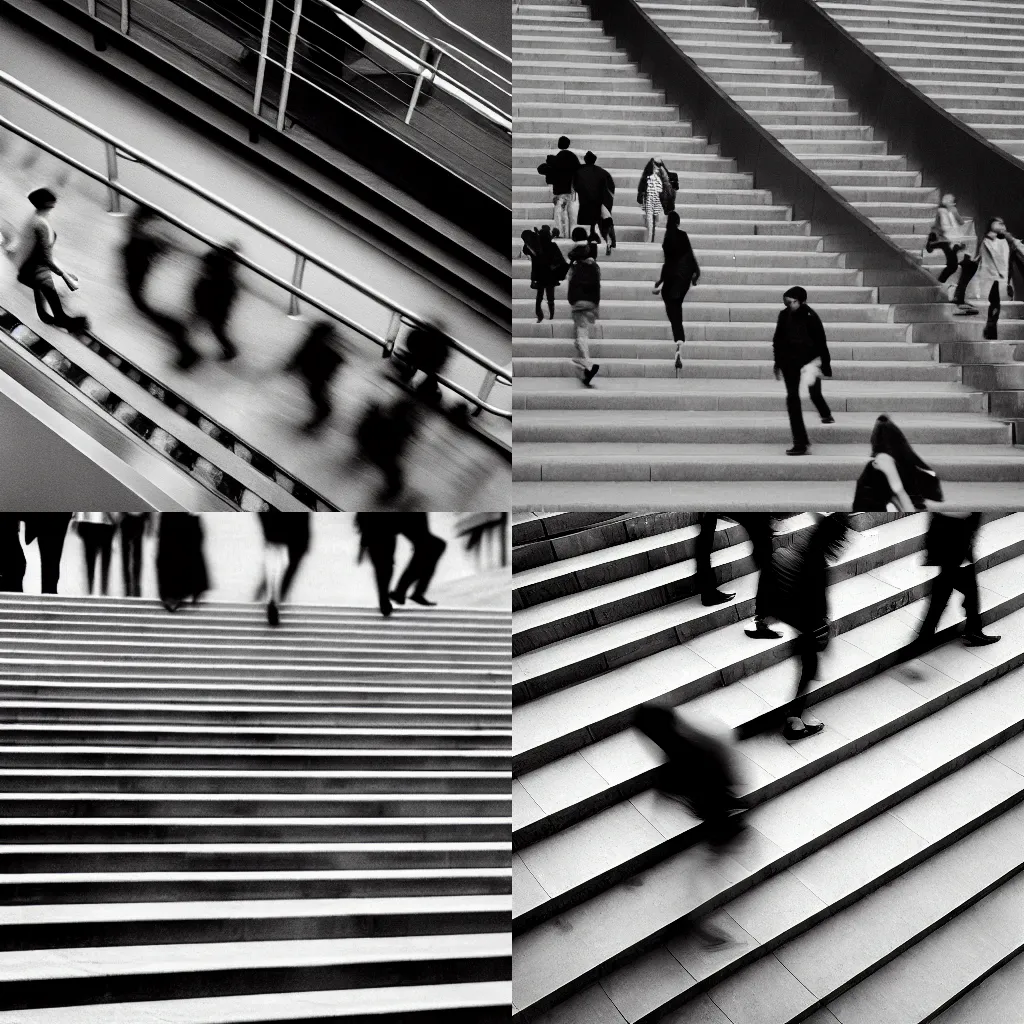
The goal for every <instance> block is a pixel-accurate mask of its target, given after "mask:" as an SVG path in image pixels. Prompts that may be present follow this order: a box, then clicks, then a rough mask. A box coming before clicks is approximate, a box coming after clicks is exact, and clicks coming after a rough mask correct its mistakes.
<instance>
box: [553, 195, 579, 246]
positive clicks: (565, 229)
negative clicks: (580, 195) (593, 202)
mask: <svg viewBox="0 0 1024 1024" xmlns="http://www.w3.org/2000/svg"><path fill="white" fill-rule="evenodd" d="M552 202H553V203H554V206H555V227H556V228H558V233H559V234H560V235H561V236H562V238H566V239H568V238H571V237H572V229H573V228H574V227H576V210H575V208H574V206H573V201H572V193H571V192H563V193H562V194H561V195H558V196H554V197H553V199H552Z"/></svg>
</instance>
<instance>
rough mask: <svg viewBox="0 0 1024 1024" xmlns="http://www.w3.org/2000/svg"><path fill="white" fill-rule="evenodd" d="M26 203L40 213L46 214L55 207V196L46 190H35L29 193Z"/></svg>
mask: <svg viewBox="0 0 1024 1024" xmlns="http://www.w3.org/2000/svg"><path fill="white" fill-rule="evenodd" d="M28 201H29V202H30V203H31V204H32V205H33V206H34V207H35V208H36V209H37V210H38V211H39V212H40V213H48V212H49V211H50V210H52V209H53V208H54V207H55V206H56V205H57V196H56V194H55V193H53V192H52V191H50V189H48V188H37V189H34V190H33V191H32V192H29V194H28Z"/></svg>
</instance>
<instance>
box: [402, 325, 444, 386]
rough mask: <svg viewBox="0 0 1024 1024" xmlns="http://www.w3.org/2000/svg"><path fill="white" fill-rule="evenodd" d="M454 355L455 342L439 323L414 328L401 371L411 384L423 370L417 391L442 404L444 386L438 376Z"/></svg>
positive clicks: (406, 345)
mask: <svg viewBox="0 0 1024 1024" xmlns="http://www.w3.org/2000/svg"><path fill="white" fill-rule="evenodd" d="M450 356H451V342H450V341H449V340H448V338H447V336H446V335H445V333H444V331H442V330H441V328H440V327H439V326H438V325H437V324H431V323H427V324H424V325H423V326H417V327H414V328H413V329H412V330H411V331H410V332H409V333H408V335H407V336H406V339H405V351H404V352H403V353H402V355H401V356H400V357H399V358H400V362H399V367H398V374H399V376H400V377H401V378H402V380H403V381H404V382H405V383H406V384H410V383H411V382H412V380H413V378H414V377H415V376H416V374H417V372H419V373H422V374H423V380H422V381H421V382H420V383H419V384H418V385H417V386H416V394H417V395H418V396H419V397H420V398H422V399H423V400H424V401H425V402H429V403H431V404H432V405H440V404H441V386H440V384H439V383H438V380H437V377H438V374H439V373H440V372H441V371H442V370H443V369H444V368H445V364H446V363H447V362H448V359H449V357H450Z"/></svg>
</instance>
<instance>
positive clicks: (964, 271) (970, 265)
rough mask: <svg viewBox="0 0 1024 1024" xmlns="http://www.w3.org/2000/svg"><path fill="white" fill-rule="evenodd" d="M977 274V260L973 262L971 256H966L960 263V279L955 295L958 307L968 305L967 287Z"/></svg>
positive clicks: (954, 298)
mask: <svg viewBox="0 0 1024 1024" xmlns="http://www.w3.org/2000/svg"><path fill="white" fill-rule="evenodd" d="M977 272H978V261H977V260H972V259H971V258H970V257H969V256H965V257H964V258H963V259H962V260H961V261H960V279H959V280H958V281H957V283H956V292H955V293H954V295H953V301H954V302H955V303H956V304H957V305H958V306H965V305H966V304H967V286H968V285H969V284H970V283H971V279H972V278H973V277H974V275H975V274H976V273H977Z"/></svg>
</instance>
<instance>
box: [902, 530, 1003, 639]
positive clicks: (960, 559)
mask: <svg viewBox="0 0 1024 1024" xmlns="http://www.w3.org/2000/svg"><path fill="white" fill-rule="evenodd" d="M979 526H981V513H980V512H964V513H960V514H956V513H947V512H943V513H939V512H932V514H931V518H930V520H929V523H928V533H927V536H926V537H925V564H926V565H935V566H938V568H939V574H938V576H936V577H935V579H934V581H933V582H932V589H931V594H930V596H929V599H928V610H927V611H926V612H925V616H924V619H923V620H922V621H921V628H920V630H919V632H918V635H917V637H916V639H915V640H914V642H913V643H912V644H911V646H910V649H909V651H908V652H907V653H908V657H910V658H915V657H919V656H920V655H921V654H924V653H926V652H927V651H928V649H929V648H930V647H931V646H932V645H933V644H934V642H935V629H936V627H937V626H938V624H939V619H940V618H941V617H942V613H943V611H944V610H945V608H946V605H947V604H948V603H949V599H950V597H951V596H952V594H953V591H954V590H957V591H959V592H960V593H961V594H962V595H963V599H964V616H965V618H966V620H967V621H966V623H965V627H964V634H963V641H964V645H965V646H967V647H985V646H986V645H988V644H994V643H997V642H998V641H999V640H1000V639H1001V638H1000V637H998V636H994V635H991V634H987V633H986V632H985V630H984V628H983V627H982V624H981V611H980V608H979V602H978V573H977V569H976V567H975V559H974V539H975V537H976V535H977V533H978V527H979Z"/></svg>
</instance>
